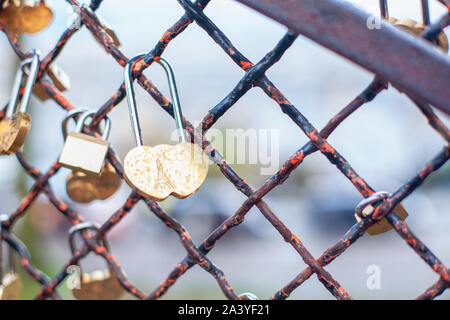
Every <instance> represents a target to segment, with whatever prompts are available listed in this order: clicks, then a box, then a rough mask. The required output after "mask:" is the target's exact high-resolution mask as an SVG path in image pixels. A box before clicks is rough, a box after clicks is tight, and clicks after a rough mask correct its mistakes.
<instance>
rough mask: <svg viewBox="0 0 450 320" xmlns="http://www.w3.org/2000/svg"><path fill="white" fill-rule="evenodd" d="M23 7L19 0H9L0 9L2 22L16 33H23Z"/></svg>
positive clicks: (0, 20)
mask: <svg viewBox="0 0 450 320" xmlns="http://www.w3.org/2000/svg"><path fill="white" fill-rule="evenodd" d="M21 9H22V7H21V5H20V1H19V0H7V1H5V2H4V3H3V8H2V10H0V22H1V23H3V24H4V25H5V26H6V27H7V28H8V30H10V31H11V32H13V33H14V34H21V33H22V29H21V24H20V19H19V17H20V11H21Z"/></svg>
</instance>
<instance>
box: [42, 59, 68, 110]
mask: <svg viewBox="0 0 450 320" xmlns="http://www.w3.org/2000/svg"><path fill="white" fill-rule="evenodd" d="M47 75H48V76H49V78H50V79H51V80H52V82H53V84H54V85H55V87H56V89H58V90H59V91H61V92H64V91H66V90H68V89H70V78H69V76H68V75H67V74H66V73H65V72H64V71H63V70H62V69H61V68H59V67H58V66H57V65H55V64H52V65H50V67H49V68H48V69H47ZM33 94H34V95H35V96H36V97H37V98H39V100H41V101H46V100H48V99H49V98H50V96H49V95H48V93H47V91H45V88H44V86H43V85H42V84H41V83H40V82H37V83H36V84H35V86H34V90H33Z"/></svg>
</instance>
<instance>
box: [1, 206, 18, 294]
mask: <svg viewBox="0 0 450 320" xmlns="http://www.w3.org/2000/svg"><path fill="white" fill-rule="evenodd" d="M7 220H8V216H7V215H5V214H2V215H0V223H1V226H0V228H1V229H0V300H19V299H20V295H21V294H22V288H23V284H22V280H21V279H20V277H19V275H18V274H17V273H16V271H15V269H16V268H15V263H14V253H13V251H12V249H11V247H10V246H8V252H9V254H8V260H9V270H8V272H7V273H6V274H3V241H1V239H2V232H3V222H5V221H7Z"/></svg>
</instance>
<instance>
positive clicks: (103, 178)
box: [66, 162, 122, 203]
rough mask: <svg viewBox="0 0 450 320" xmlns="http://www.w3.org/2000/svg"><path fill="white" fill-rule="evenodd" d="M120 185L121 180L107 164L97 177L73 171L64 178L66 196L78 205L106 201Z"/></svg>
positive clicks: (107, 163)
mask: <svg viewBox="0 0 450 320" xmlns="http://www.w3.org/2000/svg"><path fill="white" fill-rule="evenodd" d="M121 184H122V179H120V177H119V176H118V175H117V173H116V171H115V170H114V167H113V166H112V165H111V164H110V163H109V162H106V163H105V166H104V167H103V170H102V172H101V173H100V175H99V176H96V175H92V174H86V173H83V172H80V171H73V172H71V173H70V174H69V175H68V176H67V178H66V190H67V194H68V195H69V197H70V198H71V199H72V200H73V201H76V202H80V203H89V202H92V201H93V200H106V199H108V198H109V197H110V196H112V195H113V194H114V193H116V191H117V190H118V189H119V188H120V186H121Z"/></svg>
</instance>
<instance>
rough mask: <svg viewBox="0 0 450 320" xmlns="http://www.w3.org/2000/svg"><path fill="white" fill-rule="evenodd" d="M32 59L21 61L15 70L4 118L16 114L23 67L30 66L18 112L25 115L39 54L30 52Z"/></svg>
mask: <svg viewBox="0 0 450 320" xmlns="http://www.w3.org/2000/svg"><path fill="white" fill-rule="evenodd" d="M31 55H32V57H30V58H26V59H24V60H22V62H21V63H20V67H19V69H18V70H17V73H16V77H15V79H14V85H13V88H12V92H11V99H10V100H9V104H8V108H7V109H6V117H10V116H12V115H13V114H15V113H16V112H17V102H18V101H19V97H20V88H21V87H22V81H23V78H24V75H25V72H24V70H23V68H24V67H26V66H29V65H30V70H29V74H28V76H27V83H26V85H25V90H24V93H23V96H22V101H21V103H20V108H19V112H21V113H25V112H26V111H27V108H28V104H29V103H30V98H31V93H32V91H33V86H34V83H35V82H36V77H37V74H38V72H39V66H40V61H39V52H38V51H37V50H32V51H31Z"/></svg>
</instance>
